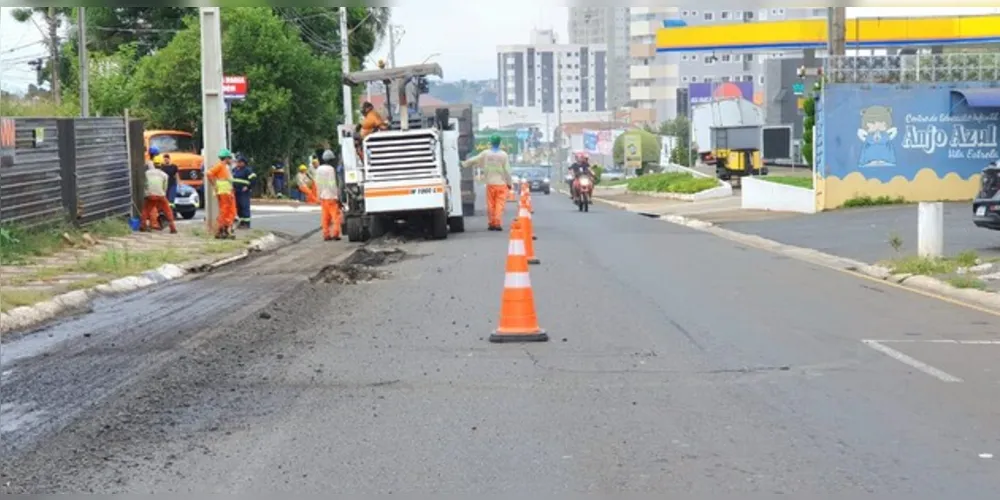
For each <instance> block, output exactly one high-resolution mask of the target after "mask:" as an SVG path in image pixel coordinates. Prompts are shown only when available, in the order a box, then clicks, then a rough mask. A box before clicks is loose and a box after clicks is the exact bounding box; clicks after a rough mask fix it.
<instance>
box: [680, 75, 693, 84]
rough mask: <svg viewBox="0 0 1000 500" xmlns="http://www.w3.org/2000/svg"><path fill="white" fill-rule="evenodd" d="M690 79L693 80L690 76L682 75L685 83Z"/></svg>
mask: <svg viewBox="0 0 1000 500" xmlns="http://www.w3.org/2000/svg"><path fill="white" fill-rule="evenodd" d="M690 81H691V77H688V76H682V77H681V82H683V83H687V82H690Z"/></svg>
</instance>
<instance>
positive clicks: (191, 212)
mask: <svg viewBox="0 0 1000 500" xmlns="http://www.w3.org/2000/svg"><path fill="white" fill-rule="evenodd" d="M180 214H181V217H183V218H184V220H191V219H193V218H194V214H195V211H194V210H188V211H186V212H180Z"/></svg>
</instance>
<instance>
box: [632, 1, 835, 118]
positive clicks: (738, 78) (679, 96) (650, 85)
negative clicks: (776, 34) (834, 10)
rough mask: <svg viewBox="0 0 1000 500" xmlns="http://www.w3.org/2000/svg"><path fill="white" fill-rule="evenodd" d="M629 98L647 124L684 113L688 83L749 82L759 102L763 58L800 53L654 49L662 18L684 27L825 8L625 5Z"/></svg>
mask: <svg viewBox="0 0 1000 500" xmlns="http://www.w3.org/2000/svg"><path fill="white" fill-rule="evenodd" d="M631 12H632V14H631V20H632V25H631V28H630V30H631V44H632V45H631V47H630V56H631V59H632V67H631V69H630V76H631V78H632V83H631V85H632V89H631V98H632V104H633V106H634V107H635V108H636V113H638V115H637V116H642V117H643V118H644V119H648V120H649V121H650V122H651V123H657V122H662V121H666V120H671V119H673V118H674V117H676V116H677V115H687V114H688V110H689V108H690V98H689V96H688V91H687V89H688V86H689V85H690V84H692V83H724V82H753V88H754V96H752V97H753V98H754V100H755V101H757V102H758V103H759V104H760V103H762V101H763V97H764V96H763V89H764V88H765V81H766V70H765V68H766V65H765V63H766V61H767V60H769V59H774V58H786V57H800V56H801V51H776V52H767V53H761V52H753V51H733V52H722V51H717V52H691V53H681V54H676V53H671V54H657V52H656V31H657V30H659V29H660V28H662V27H663V22H664V21H665V20H668V19H671V20H680V21H683V22H684V23H685V24H687V25H689V26H698V25H707V24H720V25H721V24H732V23H752V22H758V21H781V20H786V19H808V18H813V17H823V18H825V17H826V9H825V8H771V7H769V8H761V9H756V10H733V9H696V8H692V7H660V8H655V7H652V8H645V9H642V8H635V7H633V8H632V9H631Z"/></svg>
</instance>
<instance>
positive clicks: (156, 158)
mask: <svg viewBox="0 0 1000 500" xmlns="http://www.w3.org/2000/svg"><path fill="white" fill-rule="evenodd" d="M153 165H163V155H156V156H154V157H153Z"/></svg>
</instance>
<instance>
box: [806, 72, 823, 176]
mask: <svg viewBox="0 0 1000 500" xmlns="http://www.w3.org/2000/svg"><path fill="white" fill-rule="evenodd" d="M822 89H823V84H822V83H820V82H816V85H815V86H814V87H813V92H812V93H811V94H810V95H809V97H808V98H806V100H805V102H803V103H802V111H803V112H804V114H805V117H804V118H803V119H802V156H803V157H804V158H805V161H806V164H807V165H809V166H810V167H815V165H813V126H814V125H816V101H818V100H819V94H820V91H821V90H822Z"/></svg>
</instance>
